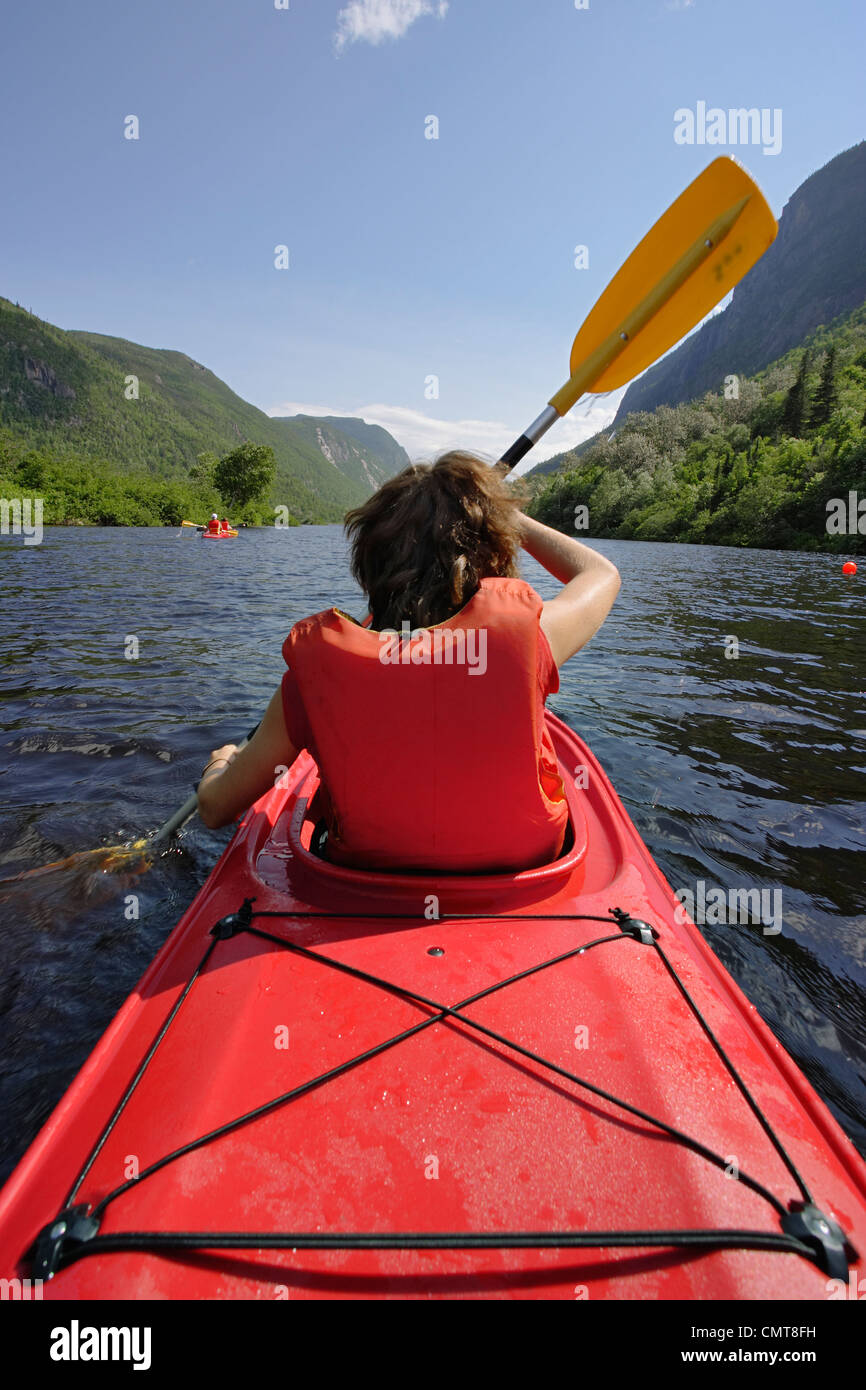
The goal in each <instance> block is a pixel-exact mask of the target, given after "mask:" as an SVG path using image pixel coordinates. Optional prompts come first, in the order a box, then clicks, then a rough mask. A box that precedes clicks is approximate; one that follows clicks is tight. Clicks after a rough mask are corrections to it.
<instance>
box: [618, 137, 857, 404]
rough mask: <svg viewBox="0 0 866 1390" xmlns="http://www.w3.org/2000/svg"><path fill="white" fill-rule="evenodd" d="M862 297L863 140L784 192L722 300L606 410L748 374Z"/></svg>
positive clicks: (686, 396) (672, 397)
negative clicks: (756, 255) (752, 261)
mask: <svg viewBox="0 0 866 1390" xmlns="http://www.w3.org/2000/svg"><path fill="white" fill-rule="evenodd" d="M864 299H866V141H861V142H860V144H859V145H855V146H854V147H853V148H852V149H850V150H845V151H844V153H843V154H839V155H837V156H836V158H835V159H831V160H830V162H829V164H825V165H824V167H823V168H822V169H819V170H818V171H817V172H816V173H814V174H811V175H810V177H809V178H808V179H806V180H805V182H804V183H802V184H801V185H800V187H799V188H798V189H797V190H796V192H794V193H792V195H791V197H790V199H789V200H788V202H787V203H786V205H785V208H784V210H783V212H782V215H781V217H780V219H779V234H778V236H777V237H776V240H775V241H774V242H773V245H772V246H771V247H770V248H769V250H768V251H767V252H766V253H765V254H764V255H763V256H762V257H761V259H760V260H759V261H758V263H757V265H755V266H754V267H753V268H752V270H750V271H749V274H748V275H747V276H746V278H745V279H744V280H743V281H742V282H741V283H740V284H739V285H738V286H737V287H736V289H735V290H734V294H733V298H732V300H731V303H730V304H729V305H728V306H727V308H726V309H724V310H723V311H722V313H720V314H716V315H715V317H713V318H711V319H709V320H708V322H707V323H705V324H704V325H703V327H702V328H700V329H699V330H698V332H697V333H694V334H692V336H691V337H690V338H687V339H686V341H685V342H684V343H682V344H681V346H680V347H678V348H676V349H675V351H674V352H671V353H668V355H667V356H666V357H664V358H662V360H661V362H657V363H656V364H655V366H653V367H650V368H649V369H648V371H646V372H644V374H643V376H642V377H640V378H639V379H638V380H637V381H635V382H632V384H631V386H630V387H629V388H628V390H627V391H626V393H625V396H624V397H623V400H622V402H621V404H620V407H619V410H618V411H617V414H616V420H615V422H614V423H615V424H617V425H619V424H621V423H622V421H623V420H624V419H625V417H626V416H627V415H629V414H630V413H631V412H632V411H635V410H653V409H655V407H656V406H657V405H679V404H680V403H681V402H682V401H690V400H694V399H695V398H696V397H697V396H701V395H703V393H704V392H705V391H720V390H721V389H722V383H723V382H724V379H725V377H726V376H728V375H730V374H736V375H740V376H742V375H746V376H748V375H752V374H754V373H755V372H757V371H759V370H760V369H761V368H762V367H766V366H767V365H768V364H769V363H770V362H774V361H777V360H778V359H779V358H780V357H781V356H782V355H783V354H784V353H786V352H788V351H789V350H790V349H791V348H793V347H796V346H797V345H798V344H799V343H802V342H803V341H804V339H805V338H806V337H807V336H808V334H810V333H813V332H814V331H815V330H816V329H817V328H819V327H820V326H821V324H827V323H831V322H832V321H833V320H834V319H836V318H838V317H839V316H840V315H841V314H844V313H847V312H848V311H849V310H851V309H853V308H855V307H856V306H857V305H858V304H862V303H863V301H864Z"/></svg>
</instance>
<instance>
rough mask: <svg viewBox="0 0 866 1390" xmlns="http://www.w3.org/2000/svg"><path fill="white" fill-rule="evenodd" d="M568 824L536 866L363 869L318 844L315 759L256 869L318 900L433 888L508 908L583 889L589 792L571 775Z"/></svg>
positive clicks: (394, 898) (389, 898)
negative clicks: (549, 855)
mask: <svg viewBox="0 0 866 1390" xmlns="http://www.w3.org/2000/svg"><path fill="white" fill-rule="evenodd" d="M564 786H565V793H566V801H567V804H568V813H569V815H568V826H567V829H566V835H565V840H564V843H563V846H562V850H561V852H560V853H559V855H558V856H557V858H556V859H554V860H553V861H552V862H551V863H549V864H543V865H540V866H539V867H537V868H531V869H522V870H515V871H512V872H496V873H472V874H468V873H461V872H456V873H448V872H446V871H443V870H439V869H436V870H426V871H417V872H412V871H404V870H399V871H391V872H386V871H383V870H379V869H376V870H364V869H358V868H348V867H345V866H343V865H340V864H334V863H331V862H329V861H328V859H327V857H324V856H323V854H322V852H321V848H320V846H319V845H318V844H317V838H318V831H319V829H320V826H321V799H320V795H319V793H320V787H321V782H320V778H319V773H318V768H317V767H316V764H315V763H314V762H313V761H312V759H310V766H309V772H308V774H307V776H306V777H305V778H304V779H303V782H302V785H300V786H299V787H298V790H297V795H296V796H295V797H294V798H291V799H290V801H289V802H288V803H287V804H286V805H285V807H284V809H283V811H282V813H281V815H280V816H279V817H278V818H277V820H276V822H275V823H274V824H273V826H272V827H271V829H270V833H269V834H268V835H267V837H266V839H265V841H264V843H262V844H261V847H260V849H259V852H258V853H257V854H256V856H255V872H256V873H257V874H258V875H259V876H260V877H261V878H262V879H263V880H264V882H265V883H266V884H268V886H270V887H272V888H277V889H279V890H281V891H283V892H286V891H289V892H291V893H292V894H294V895H297V894H298V893H299V892H300V893H301V894H302V895H303V897H304V898H305V899H306V900H308V901H309V902H311V903H316V902H319V901H327V902H329V903H333V902H335V901H336V900H340V901H345V902H346V903H348V902H352V903H355V904H357V903H358V900H359V899H363V900H364V901H366V902H369V903H373V902H383V901H386V902H387V903H388V904H389V906H390V908H391V910H394V908H395V907H396V908H402V907H410V908H411V910H412V911H413V912H414V911H417V908H418V904H419V903H423V902H424V900H425V899H426V898H427V897H429V896H430V895H431V894H433V895H437V896H441V897H444V899H445V900H446V901H447V904H448V911H455V912H461V911H468V910H473V911H478V910H484V911H499V912H502V911H507V910H509V909H511V908H518V907H520V906H523V905H525V904H528V903H533V904H536V905H537V904H539V903H542V904H543V903H544V902H546V901H547V900H548V899H549V898H550V899H553V898H556V897H558V896H560V895H561V894H562V893H563V892H564V891H566V890H569V891H574V892H578V891H579V890H580V887H581V885H582V883H583V877H584V868H585V863H586V855H587V847H588V840H589V836H588V828H587V821H586V816H585V814H584V809H583V805H582V801H581V797H582V795H583V793H582V792H581V791H579V790H578V788H577V787H576V786H575V784H574V782H573V780H572V779H570V778H568V779H564Z"/></svg>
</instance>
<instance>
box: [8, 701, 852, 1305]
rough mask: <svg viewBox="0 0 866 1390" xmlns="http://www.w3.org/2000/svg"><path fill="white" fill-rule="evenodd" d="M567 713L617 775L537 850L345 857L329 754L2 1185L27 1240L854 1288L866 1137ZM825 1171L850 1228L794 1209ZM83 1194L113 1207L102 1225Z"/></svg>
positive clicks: (335, 1289)
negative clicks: (849, 1133)
mask: <svg viewBox="0 0 866 1390" xmlns="http://www.w3.org/2000/svg"><path fill="white" fill-rule="evenodd" d="M548 718H549V724H550V728H551V732H552V735H553V738H554V744H555V747H556V751H557V754H558V757H559V760H560V764H561V766H562V767H563V769H573V768H575V767H576V766H578V765H582V766H584V767H586V768H587V770H588V786H587V788H586V789H585V790H581V791H576V792H575V791H570V793H569V796H570V804H571V809H572V822H573V826H574V835H573V839H572V842H571V843H570V845H569V846H568V847H567V849H566V850H565V852H564V853H563V855H562V857H561V859H560V860H559V861H558V862H557V864H556V865H553V866H548V867H547V868H544V869H540V870H530V871H528V872H526V873H523V874H514V875H491V876H484V877H479V878H476V879H468V878H464V877H457V876H455V877H450V876H448V875H443V874H427V875H414V876H413V875H402V874H400V875H380V874H357V873H355V872H354V871H351V870H346V869H342V868H337V867H336V866H333V865H328V864H324V863H322V862H321V861H319V860H316V859H315V856H314V855H313V854H312V853H311V851H310V848H309V845H310V836H311V831H312V825H313V821H314V819H315V814H314V805H311V803H314V796H315V790H316V786H317V773H316V768H315V764H314V763H313V762H312V759H311V758H310V757H309V756H308V755H307V754H302V755H301V756H300V757H299V759H298V760H297V761H296V763H295V764H294V766H293V768H292V769H290V771H289V773H288V774H287V776H286V778H285V781H286V782H287V784H288V785H287V786H286V787H278V788H276V789H274V791H272V792H270V793H269V794H268V795H267V796H265V797H263V798H262V799H261V801H259V802H258V803H257V804H256V806H254V807H253V808H252V809H251V811H250V812H249V813H248V814H247V816H246V817H245V819H244V821H243V823H242V826H241V828H240V829H239V831H238V832H237V833H236V835H235V837H234V839H233V841H232V843H231V845H230V846H229V848H228V849H227V850H226V852H225V853H224V855H223V856H222V858H221V860H220V862H219V864H218V865H217V868H216V869H215V871H214V873H213V874H212V875H211V877H210V879H209V880H208V883H207V884H206V885H205V886H204V888H203V889H202V890H201V892H200V893H199V895H198V896H197V897H196V899H195V901H194V902H193V904H192V906H191V907H190V909H189V910H188V912H187V913H186V914H185V916H184V917H183V919H182V920H181V922H180V923H179V925H178V927H177V928H176V929H175V931H174V932H173V933H172V936H171V937H170V938H169V940H168V941H167V943H166V945H165V947H164V948H163V950H162V951H161V952H160V954H159V956H158V957H157V959H156V960H155V962H154V964H153V965H152V966H151V968H150V970H149V971H148V972H147V974H146V975H145V977H144V979H143V980H142V981H141V983H140V985H139V986H138V989H137V991H136V992H135V994H133V995H132V996H131V998H130V999H129V1000H128V1001H127V1003H126V1004H125V1005H124V1007H123V1009H122V1010H121V1012H120V1014H119V1015H118V1016H117V1018H116V1019H115V1020H114V1022H113V1023H112V1025H111V1026H110V1028H109V1029H108V1031H107V1033H106V1034H105V1036H104V1037H103V1039H102V1041H101V1042H100V1044H99V1045H98V1047H97V1049H96V1050H95V1052H94V1053H93V1055H92V1056H91V1058H90V1060H89V1061H88V1062H87V1063H86V1065H85V1067H84V1068H83V1070H82V1072H81V1073H80V1075H79V1076H78V1078H77V1079H76V1081H75V1083H74V1084H73V1086H72V1087H71V1089H70V1091H69V1092H68V1093H67V1095H66V1097H65V1098H64V1099H63V1101H61V1103H60V1105H59V1106H58V1108H57V1109H56V1110H55V1112H54V1114H53V1115H52V1116H51V1118H50V1119H49V1121H48V1123H47V1124H46V1126H45V1128H44V1129H43V1130H42V1132H41V1134H40V1135H39V1136H38V1137H37V1139H36V1140H35V1142H34V1144H33V1145H32V1146H31V1148H30V1150H29V1151H28V1153H27V1154H26V1155H25V1157H24V1159H23V1160H22V1162H21V1164H20V1165H19V1167H18V1169H17V1170H16V1172H15V1173H14V1174H13V1176H12V1178H11V1179H10V1181H9V1183H8V1184H7V1185H6V1188H5V1189H4V1191H3V1193H2V1194H0V1272H2V1274H4V1275H10V1274H14V1273H18V1274H20V1275H23V1276H34V1277H38V1272H39V1271H40V1270H41V1273H42V1274H43V1276H44V1275H46V1274H47V1273H48V1272H49V1269H50V1268H51V1265H52V1262H53V1261H55V1262H56V1265H57V1272H56V1273H55V1275H54V1277H53V1278H52V1279H51V1280H50V1282H48V1283H46V1284H45V1287H44V1296H45V1297H56V1298H76V1299H77V1298H184V1299H188V1298H219V1299H226V1298H264V1299H272V1298H275V1297H291V1298H297V1297H313V1298H322V1297H337V1298H339V1297H349V1298H358V1297H367V1296H380V1297H381V1296H389V1297H400V1296H403V1297H405V1296H409V1297H414V1296H418V1297H429V1296H444V1297H460V1296H470V1297H485V1298H495V1297H521V1298H525V1297H545V1298H549V1297H566V1298H575V1297H577V1298H581V1297H591V1298H599V1297H602V1298H657V1299H658V1298H661V1299H675V1298H676V1299H680V1298H687V1299H720V1298H737V1299H743V1298H786V1299H788V1298H795V1299H815V1298H818V1299H826V1298H827V1297H829V1296H830V1293H831V1292H832V1290H833V1288H834V1287H835V1286H834V1285H833V1284H832V1283H831V1280H833V1279H834V1278H835V1279H838V1280H839V1281H840V1284H842V1283H844V1280H845V1278H846V1277H847V1274H848V1266H849V1265H851V1267H852V1268H853V1269H854V1270H855V1271H860V1272H861V1273H862V1260H861V1255H862V1252H863V1250H864V1247H866V1168H864V1164H863V1162H862V1160H861V1159H860V1157H859V1155H858V1154H857V1153H856V1151H855V1150H854V1147H853V1145H852V1144H851V1143H850V1141H849V1140H848V1139H847V1138H846V1137H845V1135H844V1134H843V1133H842V1131H841V1129H840V1128H839V1126H838V1125H837V1124H836V1122H835V1121H834V1120H833V1118H832V1117H831V1115H830V1114H829V1112H828V1111H827V1109H826V1107H825V1106H824V1105H823V1103H822V1102H821V1101H820V1100H819V1099H818V1097H817V1096H816V1094H815V1092H814V1091H813V1090H812V1088H811V1086H810V1085H809V1083H808V1082H807V1081H806V1079H805V1078H804V1077H803V1076H802V1074H801V1073H800V1072H799V1070H798V1069H797V1068H796V1066H795V1065H794V1063H793V1062H792V1061H791V1059H790V1058H789V1057H788V1056H787V1054H786V1053H785V1052H784V1050H783V1049H782V1048H781V1046H780V1044H779V1043H778V1042H777V1041H776V1040H775V1038H774V1037H773V1036H772V1034H771V1033H770V1032H769V1030H768V1029H767V1027H766V1025H765V1024H764V1023H763V1022H762V1020H761V1019H760V1018H759V1016H758V1015H757V1013H756V1011H755V1009H754V1008H753V1006H752V1005H750V1004H749V1003H748V1001H747V1000H746V999H745V998H744V996H743V995H742V993H741V992H740V990H739V989H738V987H737V986H736V984H735V983H734V981H733V980H732V979H731V977H730V976H729V975H728V974H727V972H726V971H725V970H724V968H723V967H722V965H721V963H720V962H719V961H718V960H717V959H716V957H715V956H714V955H713V953H712V952H711V951H710V950H709V948H708V947H707V945H706V944H705V942H704V941H703V939H702V937H701V936H700V933H699V932H698V931H697V928H695V927H694V925H693V924H692V923H691V922H689V921H683V922H680V921H678V920H677V917H676V916H675V908H676V906H677V904H676V902H675V900H674V898H673V895H672V892H671V890H670V888H669V886H668V885H667V884H666V882H665V880H664V879H663V878H662V876H661V874H660V872H659V870H658V869H657V867H656V866H655V864H654V863H653V861H652V859H651V858H650V856H649V854H648V852H647V850H646V849H645V847H644V846H643V843H642V841H641V840H640V837H639V836H638V835H637V832H636V831H635V830H634V827H633V826H632V824H631V822H630V821H629V819H628V817H627V815H626V813H625V811H624V809H623V808H622V806H621V804H620V802H619V800H618V798H617V797H616V793H615V792H614V791H613V788H612V787H611V785H610V783H609V782H608V780H607V778H606V776H605V774H604V772H603V771H602V769H601V768H600V766H599V764H598V763H597V762H596V761H595V759H594V758H593V757H592V754H591V753H590V752H589V750H588V749H587V748H586V747H585V745H584V744H583V743H582V742H581V741H580V740H579V739H578V738H577V736H576V735H575V734H574V733H572V732H571V730H569V729H567V728H566V727H565V726H564V725H563V724H561V723H560V722H559V721H558V720H556V719H555V718H553V717H552V716H548ZM249 899H251V900H252V901H251V902H250V903H248V906H247V907H246V908H245V909H244V907H243V904H244V901H245V900H249ZM616 909H620V915H619V916H617V915H616V911H615V910H616ZM425 914H426V915H425ZM436 914H438V916H437V915H436ZM226 918H229V919H230V920H229V922H228V923H227V924H225V925H223V926H222V927H219V928H217V935H213V934H212V932H213V929H214V927H215V926H216V924H217V923H221V922H224V919H226ZM640 923H644V924H648V925H649V927H650V928H652V931H653V932H654V933H655V935H652V934H650V933H649V932H648V931H647V930H646V929H645V927H644V928H642V927H641V926H640V925H639V924H640ZM629 933H633V934H629ZM467 1001H470V1002H467ZM581 1083H583V1084H581ZM617 1101H619V1102H622V1103H617ZM182 1149H183V1150H185V1152H183V1153H179V1152H178V1151H179V1150H182ZM171 1155H175V1156H173V1157H170V1156H171ZM166 1159H168V1161H166ZM809 1198H811V1199H812V1200H813V1201H814V1203H815V1205H816V1206H817V1207H818V1208H819V1209H820V1212H821V1213H822V1214H823V1217H824V1218H826V1224H827V1225H828V1228H829V1235H830V1239H829V1243H828V1244H827V1245H826V1246H825V1247H822V1245H821V1243H820V1236H821V1233H820V1230H819V1229H818V1228H815V1229H813V1230H812V1231H809V1230H807V1229H804V1228H803V1227H802V1223H801V1221H798V1220H797V1218H796V1217H793V1218H792V1216H791V1215H790V1214H789V1213H790V1212H791V1209H792V1207H795V1206H796V1205H797V1204H802V1203H803V1202H804V1201H806V1200H808V1199H809ZM103 1203H104V1206H102V1205H100V1204H103ZM70 1205H71V1206H73V1207H82V1208H86V1209H87V1211H88V1213H90V1214H92V1213H93V1212H94V1211H95V1212H96V1214H97V1216H98V1231H97V1232H96V1233H95V1234H92V1235H91V1233H90V1232H89V1231H88V1228H87V1226H86V1223H85V1225H83V1226H80V1227H79V1228H78V1230H77V1235H78V1236H79V1237H81V1236H90V1238H89V1239H87V1240H85V1241H84V1243H83V1244H80V1245H79V1244H76V1243H75V1241H74V1240H72V1241H71V1240H70V1239H69V1238H68V1236H67V1237H66V1238H65V1239H64V1238H63V1237H62V1233H61V1235H60V1236H58V1235H57V1229H56V1228H57V1220H58V1217H59V1216H60V1215H61V1213H63V1212H64V1211H65V1210H66V1209H67V1208H68V1207H69V1206H70ZM65 1219H66V1221H67V1225H71V1224H72V1222H73V1220H74V1218H69V1217H67V1218H65ZM820 1219H821V1218H820V1217H817V1218H816V1220H818V1221H820ZM833 1223H839V1226H840V1227H841V1228H842V1231H843V1232H844V1236H845V1238H846V1239H845V1241H843V1239H842V1237H839V1238H838V1239H836V1240H835V1242H834V1239H833ZM52 1227H54V1228H55V1238H54V1239H52V1238H50V1237H44V1238H43V1240H42V1242H41V1246H40V1249H39V1256H38V1259H34V1253H33V1245H34V1241H35V1240H36V1238H37V1236H38V1235H39V1233H40V1231H46V1230H50V1229H51V1228H52ZM816 1241H817V1243H816ZM40 1260H41V1261H42V1263H41V1265H40V1263H39V1261H40ZM840 1262H841V1263H840ZM822 1266H823V1267H822ZM855 1287H856V1284H855Z"/></svg>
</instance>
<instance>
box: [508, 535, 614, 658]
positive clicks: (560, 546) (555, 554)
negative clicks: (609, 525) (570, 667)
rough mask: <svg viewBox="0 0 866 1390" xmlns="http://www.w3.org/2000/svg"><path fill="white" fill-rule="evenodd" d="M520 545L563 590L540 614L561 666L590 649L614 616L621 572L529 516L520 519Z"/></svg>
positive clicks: (547, 636) (570, 539)
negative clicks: (589, 646)
mask: <svg viewBox="0 0 866 1390" xmlns="http://www.w3.org/2000/svg"><path fill="white" fill-rule="evenodd" d="M521 542H522V544H523V548H524V550H527V551H528V552H529V554H530V555H531V556H532V557H533V558H534V559H536V560H537V561H538V563H539V564H540V565H543V566H544V568H545V569H546V570H548V571H549V573H550V574H552V575H553V577H554V578H555V579H558V580H560V581H561V583H562V585H563V588H562V590H561V592H560V593H558V594H557V595H556V598H552V599H548V600H547V601H546V602H545V603H544V605H543V607H542V610H541V630H542V632H543V633H544V635H545V637H546V638H547V640H548V642H549V643H550V650H551V652H552V653H553V659H554V661H555V662H556V664H557V666H562V665H563V664H564V663H565V662H566V661H567V660H568V658H569V657H570V656H574V654H575V652H579V651H580V649H581V647H583V646H585V645H586V643H587V642H588V641H589V639H590V637H592V635H593V633H595V632H597V631H598V629H599V628H600V627H601V625H602V623H603V622H604V620H605V618H606V617H607V615H608V613H609V612H610V610H611V608H612V606H613V601H614V599H615V598H616V596H617V594H618V593H619V588H620V577H619V570H618V569H617V567H616V565H612V564H611V562H610V560H606V559H605V558H604V556H603V555H599V553H598V551H597V550H591V549H590V548H589V546H588V545H582V544H581V542H580V541H578V540H575V539H574V538H573V537H572V536H564V535H563V534H562V532H561V531H554V529H553V527H552V526H544V525H543V524H542V523H541V522H540V521H534V520H533V519H532V517H529V516H521Z"/></svg>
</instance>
